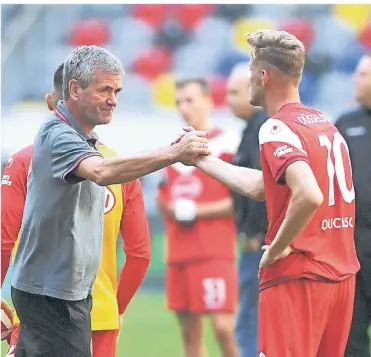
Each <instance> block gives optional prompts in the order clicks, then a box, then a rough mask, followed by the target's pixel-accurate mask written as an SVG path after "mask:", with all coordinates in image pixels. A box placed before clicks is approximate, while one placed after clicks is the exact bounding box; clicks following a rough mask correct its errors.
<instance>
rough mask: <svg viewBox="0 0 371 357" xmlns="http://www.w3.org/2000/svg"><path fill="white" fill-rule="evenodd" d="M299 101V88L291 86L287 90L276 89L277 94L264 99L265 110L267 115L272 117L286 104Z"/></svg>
mask: <svg viewBox="0 0 371 357" xmlns="http://www.w3.org/2000/svg"><path fill="white" fill-rule="evenodd" d="M290 103H301V100H300V95H299V90H298V89H297V88H291V89H289V90H286V91H285V90H284V89H281V91H277V95H273V96H271V98H267V99H266V103H265V110H266V112H267V114H268V115H269V117H271V118H272V117H273V116H274V115H275V114H276V113H277V112H279V110H280V109H281V108H282V107H283V106H284V105H286V104H290Z"/></svg>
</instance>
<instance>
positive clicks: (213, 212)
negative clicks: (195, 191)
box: [196, 197, 233, 219]
mask: <svg viewBox="0 0 371 357" xmlns="http://www.w3.org/2000/svg"><path fill="white" fill-rule="evenodd" d="M232 214H233V202H232V199H231V198H230V197H228V198H225V199H224V200H220V201H216V202H211V203H200V204H198V205H197V207H196V219H197V218H200V219H213V218H219V217H230V216H232Z"/></svg>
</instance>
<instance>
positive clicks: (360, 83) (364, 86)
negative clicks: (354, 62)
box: [354, 56, 371, 105]
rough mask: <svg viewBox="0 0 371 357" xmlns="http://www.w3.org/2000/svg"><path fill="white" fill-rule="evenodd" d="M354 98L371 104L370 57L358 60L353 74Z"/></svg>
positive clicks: (361, 102) (362, 102)
mask: <svg viewBox="0 0 371 357" xmlns="http://www.w3.org/2000/svg"><path fill="white" fill-rule="evenodd" d="M354 83H355V92H356V93H355V94H356V100H357V101H358V102H359V103H360V104H364V105H366V104H367V105H370V104H371V57H369V56H365V57H362V59H361V60H360V62H359V64H358V66H357V69H356V72H355V74H354Z"/></svg>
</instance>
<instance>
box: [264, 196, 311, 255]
mask: <svg viewBox="0 0 371 357" xmlns="http://www.w3.org/2000/svg"><path fill="white" fill-rule="evenodd" d="M317 208H318V207H317V206H315V205H313V204H312V203H310V202H308V201H306V200H305V198H304V199H303V198H302V197H300V196H297V197H296V196H292V197H291V199H290V202H289V205H288V208H287V212H286V217H285V219H284V220H283V222H282V224H281V227H280V228H279V229H278V232H277V235H276V237H275V238H274V240H273V242H272V244H271V245H270V247H269V250H270V251H271V253H272V254H273V255H279V254H280V253H282V252H283V251H284V250H285V249H286V248H287V247H288V246H289V245H290V244H291V243H292V242H293V240H294V239H295V238H296V237H297V236H298V235H299V234H300V233H301V232H302V231H303V230H304V229H305V227H306V226H307V224H308V223H309V222H310V220H311V219H312V217H313V215H314V214H315V212H316V210H317Z"/></svg>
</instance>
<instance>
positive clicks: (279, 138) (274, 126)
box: [259, 119, 309, 184]
mask: <svg viewBox="0 0 371 357" xmlns="http://www.w3.org/2000/svg"><path fill="white" fill-rule="evenodd" d="M259 145H260V152H261V155H262V157H263V158H264V159H265V161H266V162H267V163H268V166H269V169H270V172H271V174H272V176H273V178H274V180H275V181H276V182H278V183H282V184H284V183H285V177H284V175H285V171H286V169H287V167H288V166H289V165H291V164H292V163H294V162H295V161H306V162H309V161H308V156H307V153H306V152H305V150H304V148H303V144H302V141H301V139H300V137H299V136H298V135H297V134H296V133H295V132H294V131H293V130H292V129H291V128H290V127H289V126H288V125H287V124H286V123H284V122H283V121H281V120H279V119H268V120H267V121H266V122H265V123H264V124H263V125H262V126H261V128H260V131H259Z"/></svg>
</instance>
